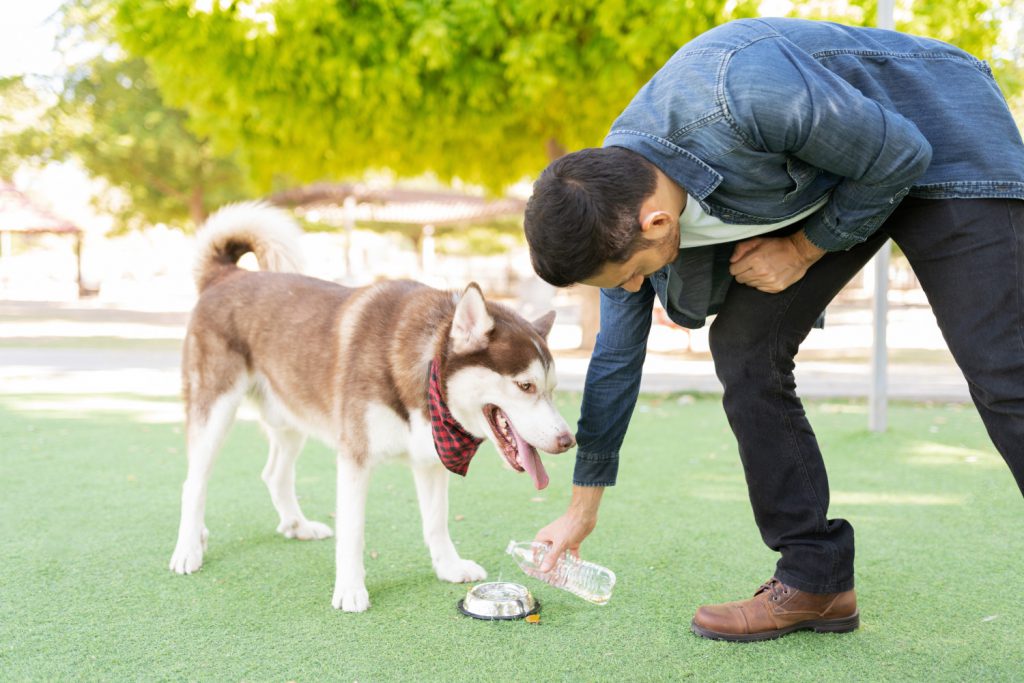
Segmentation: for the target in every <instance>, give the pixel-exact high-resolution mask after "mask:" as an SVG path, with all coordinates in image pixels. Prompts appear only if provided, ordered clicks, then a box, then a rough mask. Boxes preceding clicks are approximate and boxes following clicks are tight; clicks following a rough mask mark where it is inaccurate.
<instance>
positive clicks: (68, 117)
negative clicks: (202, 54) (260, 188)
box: [0, 3, 251, 228]
mask: <svg viewBox="0 0 1024 683" xmlns="http://www.w3.org/2000/svg"><path fill="white" fill-rule="evenodd" d="M64 12H65V22H66V31H65V34H64V41H63V43H62V46H63V49H64V51H65V52H66V53H67V54H76V53H79V52H81V51H82V50H83V48H89V49H88V50H87V54H88V55H90V56H88V57H87V58H86V59H85V60H84V61H82V62H80V63H78V64H73V65H71V66H70V67H69V68H68V70H67V72H66V73H64V74H63V75H62V76H61V77H59V78H57V79H56V81H55V82H53V84H52V85H51V86H50V90H51V92H45V90H44V91H43V92H40V90H39V89H38V87H36V88H30V87H29V86H27V85H26V80H27V79H11V80H9V81H8V82H6V83H3V84H0V88H2V89H0V98H2V99H3V101H4V104H5V106H4V107H3V109H4V111H7V112H26V111H31V112H34V113H35V116H33V117H32V118H31V120H26V117H24V116H22V117H20V119H19V118H18V117H13V116H11V117H9V118H10V120H9V121H6V122H0V123H4V124H6V125H3V126H0V171H6V173H10V172H11V171H12V170H13V168H15V167H16V166H17V165H18V164H21V163H24V162H26V161H34V162H37V163H46V162H49V161H66V160H69V159H75V160H77V161H79V162H80V163H81V164H82V166H83V167H84V168H85V170H86V171H87V172H88V173H89V174H91V175H93V176H95V177H99V178H102V179H104V180H105V181H106V183H107V185H108V186H109V187H110V188H112V189H113V191H112V192H109V193H107V194H105V195H104V197H102V198H101V200H102V201H103V202H104V204H105V207H104V208H106V209H108V210H109V211H111V212H112V213H113V214H114V215H116V216H118V217H119V218H120V223H121V226H122V228H127V227H134V226H140V225H146V224H152V223H156V222H167V223H170V224H174V225H181V224H182V223H186V222H188V221H191V223H192V224H193V225H198V224H199V223H201V222H202V221H203V220H205V218H206V216H207V214H208V212H209V211H210V210H211V209H213V208H215V207H216V206H219V205H220V204H223V203H225V202H228V201H232V200H235V199H239V198H242V197H244V196H246V194H247V189H248V188H249V187H250V184H249V182H248V174H247V173H245V172H243V170H242V169H241V167H240V166H239V165H238V164H237V163H235V162H234V161H233V160H232V159H231V158H230V157H229V156H227V155H216V154H214V153H213V151H212V146H211V144H210V143H209V141H208V140H205V139H203V138H200V137H197V136H196V135H194V134H193V133H192V132H190V131H189V130H188V128H187V125H186V124H187V118H188V116H187V114H186V113H185V111H184V110H181V109H174V108H170V107H168V106H166V105H165V104H164V102H163V98H162V96H161V94H160V92H159V90H157V88H156V87H155V86H154V84H153V83H152V79H151V77H150V74H149V70H148V68H147V66H146V64H145V62H144V61H143V60H141V59H138V58H132V57H128V56H126V55H125V54H124V53H123V51H122V50H119V49H118V48H117V46H116V45H112V44H111V43H110V38H109V36H108V35H104V33H105V31H104V30H103V29H102V28H100V26H101V25H102V22H99V21H98V20H97V14H96V13H95V12H92V13H90V12H89V11H88V9H87V8H86V6H84V5H79V4H78V3H70V4H69V5H67V6H65V8H64ZM108 30H109V28H108ZM250 196H251V195H250Z"/></svg>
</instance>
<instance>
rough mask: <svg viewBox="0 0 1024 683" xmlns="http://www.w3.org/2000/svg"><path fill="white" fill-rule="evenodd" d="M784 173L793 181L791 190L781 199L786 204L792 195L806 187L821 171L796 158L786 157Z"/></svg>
mask: <svg viewBox="0 0 1024 683" xmlns="http://www.w3.org/2000/svg"><path fill="white" fill-rule="evenodd" d="M786 173H787V174H788V175H789V179H790V180H792V181H793V189H791V190H790V191H789V192H787V193H786V196H784V197H783V198H782V201H784V202H788V201H789V200H790V199H792V198H793V196H794V195H796V194H797V193H798V192H800V191H801V190H803V189H804V188H805V187H807V184H808V183H810V182H811V181H812V180H814V178H815V176H817V175H818V174H819V173H821V169H820V168H815V167H814V166H811V165H810V164H808V163H806V162H803V161H800V160H799V159H797V158H796V157H787V158H786Z"/></svg>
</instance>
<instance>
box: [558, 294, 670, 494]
mask: <svg viewBox="0 0 1024 683" xmlns="http://www.w3.org/2000/svg"><path fill="white" fill-rule="evenodd" d="M653 304H654V287H652V286H651V283H650V280H644V284H643V286H642V287H641V288H640V291H639V292H635V293H631V292H627V291H625V290H623V289H602V290H601V331H600V332H599V333H598V335H597V342H596V343H595V345H594V352H593V354H592V355H591V357H590V365H589V367H588V368H587V379H586V384H585V385H584V388H583V404H582V405H581V407H580V420H579V425H578V428H577V432H576V442H577V444H578V448H577V450H576V470H575V472H574V473H573V484H575V485H577V486H613V485H614V484H615V480H616V477H617V475H618V469H619V448H620V447H621V446H622V441H623V439H624V438H625V436H626V429H627V428H628V427H629V420H630V418H631V417H632V415H633V408H634V407H635V406H636V399H637V396H638V395H639V393H640V377H641V374H642V372H643V366H644V358H645V357H646V356H647V337H648V334H649V333H650V331H651V315H652V313H651V311H652V306H653Z"/></svg>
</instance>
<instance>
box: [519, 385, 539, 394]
mask: <svg viewBox="0 0 1024 683" xmlns="http://www.w3.org/2000/svg"><path fill="white" fill-rule="evenodd" d="M516 386H517V387H519V388H520V389H522V390H523V391H525V392H526V393H528V394H532V393H533V392H534V390H535V389H536V388H537V387H536V385H534V383H533V382H516Z"/></svg>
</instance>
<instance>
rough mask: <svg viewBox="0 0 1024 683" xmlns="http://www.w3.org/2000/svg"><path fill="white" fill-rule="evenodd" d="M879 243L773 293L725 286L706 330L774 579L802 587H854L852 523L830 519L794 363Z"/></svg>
mask: <svg viewBox="0 0 1024 683" xmlns="http://www.w3.org/2000/svg"><path fill="white" fill-rule="evenodd" d="M896 213H899V209H897V212H895V213H894V216H893V218H895V217H896ZM886 238H887V236H886V235H885V234H884V233H883V232H881V231H879V233H876V234H875V235H874V236H873V237H872V238H871V239H869V240H868V241H867V242H865V243H863V244H861V245H858V246H857V247H854V248H853V249H851V250H849V251H845V252H835V253H830V254H826V255H825V256H824V257H823V258H822V259H821V260H820V261H818V262H817V263H816V264H815V265H814V266H812V267H811V268H810V269H809V270H808V271H807V274H806V275H805V276H804V277H803V279H802V280H800V281H799V282H797V283H795V284H793V285H792V286H790V287H789V288H788V289H786V290H785V291H783V292H780V293H778V294H766V293H764V292H760V291H758V290H756V289H754V288H752V287H747V286H745V285H740V284H737V283H733V284H732V286H731V288H730V290H729V293H728V296H727V297H726V300H725V302H724V304H723V306H722V309H721V311H720V312H719V314H718V316H717V318H716V319H715V321H714V323H713V324H712V326H711V337H710V343H711V353H712V355H713V357H714V360H715V369H716V372H717V373H718V377H719V379H720V380H721V382H722V386H723V387H724V390H725V394H724V396H723V401H722V402H723V405H724V407H725V412H726V415H727V417H728V418H729V424H730V425H731V427H732V430H733V433H734V434H735V436H736V440H737V442H738V444H739V451H740V458H741V460H742V462H743V469H744V473H745V475H746V479H747V489H748V492H749V495H750V503H751V505H752V507H753V510H754V519H755V521H756V522H757V526H758V528H759V529H760V531H761V537H762V539H764V542H765V543H766V544H767V545H768V547H770V548H771V549H772V550H776V551H779V552H781V553H782V557H781V558H780V559H779V562H778V566H777V568H776V572H775V576H776V578H778V579H779V580H780V581H782V583H784V584H785V585H786V586H790V587H793V588H797V589H799V590H800V591H805V592H809V593H838V592H842V591H848V590H851V589H852V588H853V527H852V526H850V524H849V523H848V522H846V521H845V520H842V519H829V518H828V505H829V490H828V477H827V475H826V473H825V465H824V462H823V461H822V457H821V451H820V450H819V448H818V442H817V439H816V438H815V436H814V431H813V430H812V429H811V425H810V423H809V422H808V421H807V416H806V414H805V413H804V408H803V404H802V403H801V402H800V399H799V397H797V395H796V382H795V380H794V378H793V365H794V363H793V357H794V356H795V355H796V352H797V350H798V348H799V346H800V343H801V342H803V340H804V338H805V337H806V336H807V333H808V332H809V331H810V330H811V327H812V326H813V325H814V322H815V320H817V318H818V316H819V315H820V314H821V312H822V311H823V310H824V309H825V306H826V305H827V304H828V302H829V301H831V300H832V298H833V297H834V296H835V295H836V294H837V293H838V292H839V290H840V289H842V287H843V285H845V284H846V283H847V282H848V281H849V280H850V279H851V278H852V277H853V276H854V275H855V274H856V273H857V271H859V270H860V269H861V268H862V267H863V266H864V264H865V263H867V262H868V261H869V260H870V259H871V256H872V255H873V254H874V253H875V252H876V251H877V250H878V248H879V247H880V246H881V244H882V243H883V242H884V241H885V239H886Z"/></svg>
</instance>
